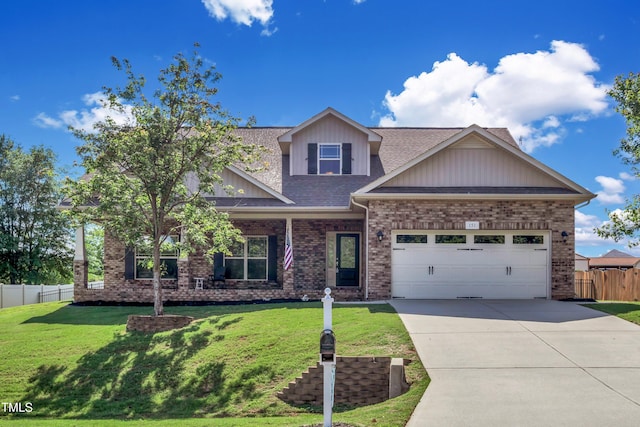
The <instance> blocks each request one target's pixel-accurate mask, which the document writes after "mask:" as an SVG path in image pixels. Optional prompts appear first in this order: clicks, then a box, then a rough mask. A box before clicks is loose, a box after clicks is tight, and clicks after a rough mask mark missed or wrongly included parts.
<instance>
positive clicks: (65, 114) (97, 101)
mask: <svg viewBox="0 0 640 427" xmlns="http://www.w3.org/2000/svg"><path fill="white" fill-rule="evenodd" d="M82 100H83V102H84V104H85V105H86V106H87V107H90V108H88V109H83V110H81V111H77V110H65V111H62V112H61V113H59V114H58V116H57V118H54V117H51V116H49V115H47V114H46V113H40V114H38V115H37V116H36V117H35V118H34V119H33V121H34V123H35V124H36V125H38V126H40V127H44V128H54V129H59V128H62V127H69V126H71V127H73V128H75V129H80V130H83V131H85V132H93V130H94V125H95V124H96V123H99V122H103V121H105V120H106V119H107V117H111V119H113V120H114V121H115V122H116V123H117V124H125V123H130V122H131V121H132V120H133V117H132V115H131V107H130V106H127V105H125V111H124V112H121V111H116V110H113V109H111V108H109V107H108V106H107V104H106V98H105V96H104V94H103V93H102V92H96V93H90V94H86V95H84V96H83V97H82Z"/></svg>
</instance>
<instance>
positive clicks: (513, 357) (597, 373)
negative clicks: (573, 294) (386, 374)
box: [391, 300, 640, 427]
mask: <svg viewBox="0 0 640 427" xmlns="http://www.w3.org/2000/svg"><path fill="white" fill-rule="evenodd" d="M391 304H392V305H393V307H395V309H396V311H397V312H398V313H399V314H400V318H401V319H402V321H403V322H404V324H405V326H406V328H407V330H408V331H409V334H410V335H411V338H412V339H413V342H414V344H415V347H416V349H417V351H418V355H419V356H420V359H421V360H422V362H423V364H424V366H425V368H426V369H427V371H428V372H429V376H430V377H431V384H430V385H429V387H428V388H427V391H426V393H425V395H424V397H423V398H422V400H421V401H420V404H419V405H418V407H417V408H416V410H415V412H414V414H413V416H412V417H411V420H410V421H409V423H408V424H407V426H410V427H418V426H419V427H424V426H447V427H448V426H474V427H480V426H491V427H495V426H509V427H512V426H545V427H546V426H572V427H573V426H581V427H583V426H638V425H640V327H638V326H636V325H634V324H632V323H629V322H626V321H624V320H621V319H618V318H616V317H614V316H609V315H605V314H603V313H600V312H597V311H594V310H590V309H588V308H585V307H582V306H580V305H578V304H575V303H570V302H559V301H546V300H527V301H484V300H461V301H433V300H393V301H391Z"/></svg>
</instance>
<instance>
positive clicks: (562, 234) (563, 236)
mask: <svg viewBox="0 0 640 427" xmlns="http://www.w3.org/2000/svg"><path fill="white" fill-rule="evenodd" d="M560 235H561V236H562V241H563V242H565V243H567V237H569V233H567V232H566V231H563V232H562V233H560Z"/></svg>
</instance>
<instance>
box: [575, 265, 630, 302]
mask: <svg viewBox="0 0 640 427" xmlns="http://www.w3.org/2000/svg"><path fill="white" fill-rule="evenodd" d="M575 294H576V298H591V299H596V300H605V301H640V269H637V268H631V269H628V270H625V271H622V270H604V271H601V270H589V271H576V274H575Z"/></svg>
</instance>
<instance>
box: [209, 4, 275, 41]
mask: <svg viewBox="0 0 640 427" xmlns="http://www.w3.org/2000/svg"><path fill="white" fill-rule="evenodd" d="M202 3H203V4H204V6H205V7H206V8H207V10H208V11H209V15H211V16H212V17H214V18H216V19H217V20H218V21H224V20H225V19H227V18H229V19H231V20H232V21H233V22H235V23H237V24H240V25H246V26H248V27H250V26H251V25H252V24H253V23H254V22H255V21H257V22H260V24H262V26H263V27H264V29H263V30H262V32H261V34H262V35H264V36H270V35H272V34H273V33H275V32H276V31H278V29H277V28H274V29H271V28H269V27H270V25H271V20H272V18H273V7H272V5H273V0H202Z"/></svg>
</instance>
